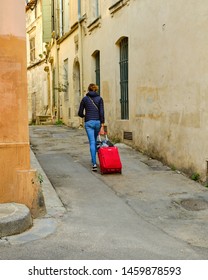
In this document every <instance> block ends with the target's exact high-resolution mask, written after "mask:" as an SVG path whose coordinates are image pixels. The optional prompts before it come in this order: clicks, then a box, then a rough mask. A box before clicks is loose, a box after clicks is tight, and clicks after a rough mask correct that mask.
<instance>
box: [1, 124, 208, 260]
mask: <svg viewBox="0 0 208 280" xmlns="http://www.w3.org/2000/svg"><path fill="white" fill-rule="evenodd" d="M30 141H31V148H32V150H33V152H34V154H35V156H36V158H37V160H38V161H39V163H40V165H41V167H42V168H43V170H44V172H45V174H46V175H47V177H48V179H49V180H50V182H51V184H52V185H53V187H54V189H55V191H56V194H57V196H58V197H59V199H60V201H61V203H62V204H63V205H64V208H65V211H64V212H63V213H62V214H61V215H54V217H53V219H54V220H55V221H56V224H57V226H56V227H55V228H54V231H53V232H52V233H51V234H48V235H46V236H45V237H43V238H39V239H34V240H33V241H28V242H25V241H24V246H22V244H21V242H16V243H15V242H14V239H11V242H10V239H9V238H8V239H7V240H6V241H5V242H2V243H1V242H0V252H1V254H0V258H1V259H57V260H58V259H71V260H72V259H77V260H81V259H86V260H87V259H89V260H91V259H101V260H102V259H126V260H128V259H129V260H132V259H155V260H156V259H158V260H160V259H185V260H186V259H207V257H208V240H207V232H208V224H207V214H208V202H207V201H208V190H207V189H206V188H204V187H203V186H201V185H200V184H198V183H196V182H194V181H192V180H190V179H188V178H186V177H185V176H183V175H182V174H179V173H177V172H175V171H172V170H171V169H170V168H168V167H167V166H163V165H162V164H161V163H160V162H158V161H156V160H152V159H149V158H148V157H146V156H145V155H143V154H141V153H139V152H137V151H135V150H133V149H131V148H130V147H128V146H126V145H124V144H121V143H119V144H117V146H118V148H119V151H120V155H121V160H122V163H123V170H122V174H121V175H120V174H112V175H101V174H100V172H99V170H98V172H97V173H93V172H92V171H91V165H90V157H89V147H88V142H87V137H86V134H85V131H84V129H71V128H68V127H66V126H55V125H54V126H44V125H42V126H30ZM44 183H45V182H44V181H43V190H44ZM47 218H48V215H46V217H45V218H44V217H43V218H42V219H43V220H44V219H45V221H47ZM12 240H13V241H12ZM20 248H21V249H20ZM31 252H32V253H31Z"/></svg>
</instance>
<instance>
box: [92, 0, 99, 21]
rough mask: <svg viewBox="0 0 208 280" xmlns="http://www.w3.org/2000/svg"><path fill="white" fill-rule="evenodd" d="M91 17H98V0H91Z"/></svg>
mask: <svg viewBox="0 0 208 280" xmlns="http://www.w3.org/2000/svg"><path fill="white" fill-rule="evenodd" d="M92 17H93V18H94V19H96V18H98V17H99V3H98V0H93V1H92Z"/></svg>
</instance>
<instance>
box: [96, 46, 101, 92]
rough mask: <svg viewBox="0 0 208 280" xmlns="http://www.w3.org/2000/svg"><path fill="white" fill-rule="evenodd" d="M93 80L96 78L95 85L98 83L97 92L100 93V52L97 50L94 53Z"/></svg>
mask: <svg viewBox="0 0 208 280" xmlns="http://www.w3.org/2000/svg"><path fill="white" fill-rule="evenodd" d="M95 80H96V85H98V87H99V90H98V93H99V94H100V52H99V51H98V52H97V53H96V55H95Z"/></svg>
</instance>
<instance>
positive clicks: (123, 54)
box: [119, 38, 129, 119]
mask: <svg viewBox="0 0 208 280" xmlns="http://www.w3.org/2000/svg"><path fill="white" fill-rule="evenodd" d="M119 64H120V92H121V98H120V103H121V119H129V96H128V38H124V39H122V41H121V42H120V62H119Z"/></svg>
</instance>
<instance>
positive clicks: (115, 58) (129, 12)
mask: <svg viewBox="0 0 208 280" xmlns="http://www.w3.org/2000/svg"><path fill="white" fill-rule="evenodd" d="M123 2H125V1H123ZM126 2H127V4H126V5H125V6H123V7H122V8H121V9H119V10H117V11H116V12H114V13H113V17H111V14H110V10H109V9H108V4H109V3H110V1H105V4H104V3H102V5H101V18H100V20H99V24H98V26H97V27H96V28H94V29H92V30H91V31H89V29H88V32H87V36H85V37H84V39H83V52H84V53H83V58H84V66H83V68H84V80H85V81H92V80H93V78H94V79H95V76H94V61H93V57H92V54H93V53H94V51H95V50H100V54H101V58H100V59H101V61H100V63H101V66H100V69H101V95H103V98H104V101H105V107H106V123H107V125H108V127H109V132H110V134H111V135H112V136H114V137H120V138H121V139H122V137H123V131H131V132H132V133H133V140H132V141H127V142H128V144H130V145H132V146H136V147H138V148H139V149H140V150H142V151H144V152H146V153H148V154H149V155H151V156H152V157H156V158H159V159H162V160H163V161H164V162H165V163H168V164H169V165H171V166H174V167H175V168H178V169H182V170H184V171H186V172H188V173H190V174H191V173H193V172H199V173H200V175H201V178H202V179H204V180H205V179H206V173H207V164H206V160H207V157H208V146H207V145H206V138H207V130H208V121H207V119H208V118H207V110H206V108H207V102H208V95H207V88H208V71H207V65H208V64H207V62H208V61H207V57H208V55H207V43H208V36H207V34H208V32H207V26H208V18H207V13H208V5H207V2H206V1H204V0H200V1H197V3H196V2H195V1H184V0H178V1H165V0H156V1H154V3H153V2H152V1H150V0H145V1H133V0H132V1H126ZM105 5H106V6H105ZM86 25H87V24H86ZM121 26H122V28H121ZM123 36H126V37H128V38H129V110H130V116H129V120H121V119H120V102H119V99H120V86H119V81H120V80H119V79H120V78H119V47H118V45H117V44H116V43H117V42H118V40H119V39H120V38H122V37H123Z"/></svg>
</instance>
